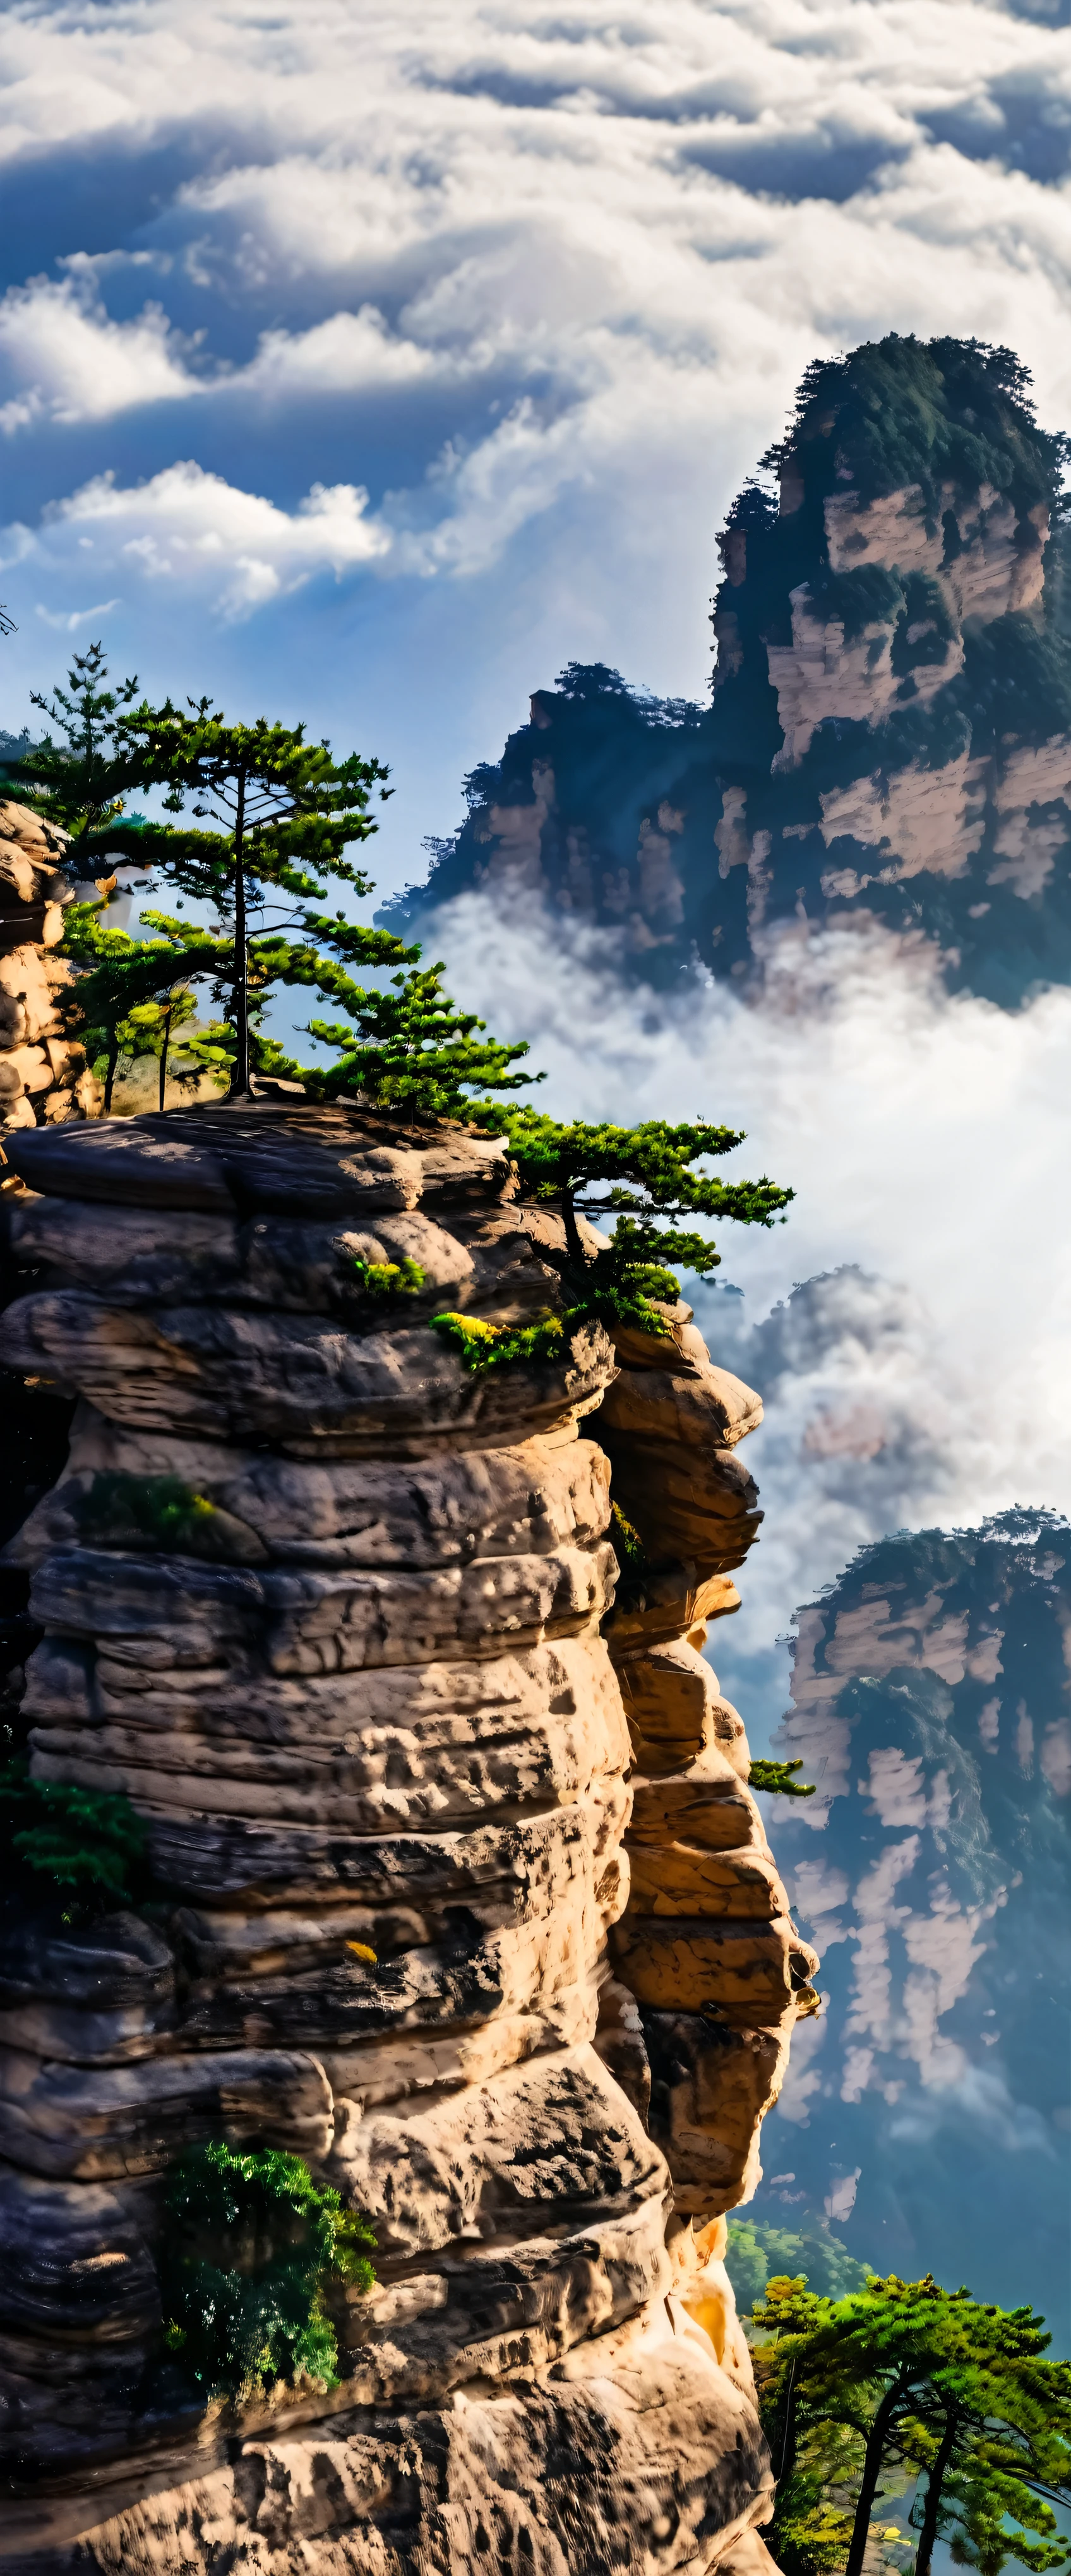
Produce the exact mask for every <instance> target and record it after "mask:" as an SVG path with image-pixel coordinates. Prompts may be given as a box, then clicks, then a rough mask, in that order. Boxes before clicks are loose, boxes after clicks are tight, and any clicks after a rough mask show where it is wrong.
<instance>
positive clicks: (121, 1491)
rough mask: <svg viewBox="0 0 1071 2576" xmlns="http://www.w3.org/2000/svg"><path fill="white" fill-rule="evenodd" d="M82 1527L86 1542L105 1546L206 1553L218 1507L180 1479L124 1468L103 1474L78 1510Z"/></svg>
mask: <svg viewBox="0 0 1071 2576" xmlns="http://www.w3.org/2000/svg"><path fill="white" fill-rule="evenodd" d="M76 1511H77V1517H78V1525H79V1528H80V1530H81V1531H82V1533H83V1534H84V1536H85V1537H86V1538H87V1539H90V1540H93V1539H96V1540H98V1541H100V1542H103V1543H104V1544H105V1545H107V1544H108V1543H109V1542H110V1543H111V1544H112V1545H124V1544H129V1542H130V1540H131V1539H133V1540H134V1542H135V1544H138V1543H140V1544H141V1545H144V1544H145V1542H146V1541H148V1543H149V1545H150V1546H152V1547H162V1548H174V1549H175V1550H176V1551H177V1553H178V1554H180V1555H181V1554H183V1553H184V1552H185V1553H186V1554H188V1553H189V1552H190V1551H191V1549H192V1550H193V1551H194V1552H195V1553H197V1554H203V1552H204V1542H205V1539H206V1538H207V1537H208V1535H209V1533H210V1531H211V1528H212V1524H213V1521H214V1520H215V1518H216V1507H215V1504H214V1503H210V1502H209V1501H208V1500H207V1498H206V1496H205V1495H204V1494H195V1493H194V1491H193V1489H192V1487H191V1486H189V1485H185V1484H183V1482H182V1479H181V1477H179V1476H131V1475H128V1474H126V1473H125V1472H124V1471H122V1470H120V1469H114V1470H113V1469H101V1470H99V1471H98V1473H97V1474H96V1475H95V1476H94V1478H93V1482H92V1484H91V1485H90V1486H89V1487H88V1488H87V1491H86V1492H85V1493H84V1494H82V1495H80V1496H79V1498H78V1502H77V1505H76Z"/></svg>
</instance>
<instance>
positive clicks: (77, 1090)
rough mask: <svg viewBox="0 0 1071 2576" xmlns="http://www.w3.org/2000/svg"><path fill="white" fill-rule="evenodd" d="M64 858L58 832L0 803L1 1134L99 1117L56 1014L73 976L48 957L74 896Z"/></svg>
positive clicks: (90, 1084) (94, 1093) (23, 808)
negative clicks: (24, 1128)
mask: <svg viewBox="0 0 1071 2576" xmlns="http://www.w3.org/2000/svg"><path fill="white" fill-rule="evenodd" d="M66 850H67V835H66V833H65V832H60V831H58V830H57V829H56V828H55V827H54V825H52V824H51V823H46V822H45V821H44V820H43V818H42V816H41V815H40V814H35V813H33V812H32V810H31V808H30V807H29V806H28V805H16V804H11V803H6V804H4V803H0V1134H4V1133H9V1132H11V1131H12V1130H16V1129H18V1128H21V1127H39V1126H41V1125H43V1124H48V1125H58V1124H62V1123H63V1121H64V1120H66V1119H68V1118H94V1117H96V1116H97V1115H98V1112H99V1109H100V1101H101V1087H100V1084H99V1083H98V1082H97V1081H96V1080H95V1079H94V1076H93V1075H92V1073H90V1071H89V1069H88V1067H87V1064H86V1058H85V1048H84V1047H80V1046H77V1045H75V1044H74V1043H72V1042H71V1041H70V1040H69V1039H67V1038H66V1037H65V1036H64V1034H63V1027H62V1023H61V1019H60V1015H59V1011H58V1009H57V996H58V994H59V993H60V992H61V991H62V990H63V987H64V986H65V985H66V984H69V983H70V981H71V977H72V974H73V968H72V967H71V966H70V964H69V963H68V962H67V960H66V959H64V958H62V957H59V956H57V954H56V951H57V948H58V946H59V943H60V940H61V939H62V937H63V913H64V907H65V906H66V905H67V904H69V903H71V902H73V900H74V895H75V886H74V883H73V881H72V878H71V876H70V874H69V873H67V872H65V859H66Z"/></svg>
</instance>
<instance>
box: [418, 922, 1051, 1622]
mask: <svg viewBox="0 0 1071 2576" xmlns="http://www.w3.org/2000/svg"><path fill="white" fill-rule="evenodd" d="M426 953H427V954H428V955H429V956H431V955H442V956H444V957H445V959H446V963H447V973H448V981H449V983H450V986H451V989H452V990H454V991H455V992H457V993H459V994H461V995H463V996H464V999H465V1000H466V1002H470V1003H475V1004H476V1005H478V1007H479V1008H480V1010H481V1011H482V1012H484V1013H485V1014H486V1016H487V1018H488V1020H489V1022H490V1024H491V1025H492V1026H493V1027H494V1029H495V1031H496V1032H497V1033H498V1034H499V1035H502V1036H509V1037H513V1036H520V1035H522V1034H523V1035H527V1036H528V1037H529V1038H530V1039H531V1043H532V1064H533V1067H537V1068H545V1069H546V1073H547V1080H546V1082H545V1083H543V1084H541V1085H540V1088H539V1091H538V1093H537V1094H535V1095H533V1096H534V1098H535V1099H536V1100H537V1102H538V1104H539V1106H540V1107H544V1108H546V1109H547V1110H549V1111H552V1112H553V1113H554V1114H555V1115H557V1116H567V1115H570V1114H571V1115H573V1116H581V1117H586V1118H599V1117H609V1118H616V1119H621V1120H625V1119H628V1120H633V1119H641V1118H647V1117H666V1118H693V1117H710V1118H715V1119H719V1120H725V1121H727V1122H729V1123H731V1124H732V1125H734V1126H739V1127H741V1128H744V1129H746V1131H747V1142H746V1144H745V1145H743V1146H742V1147H741V1148H740V1149H739V1151H738V1152H737V1153H736V1154H735V1155H734V1156H732V1157H731V1158H730V1160H729V1161H728V1162H726V1164H725V1165H724V1166H722V1169H723V1170H724V1172H725V1173H726V1175H727V1176H728V1175H730V1174H732V1173H733V1172H736V1171H739V1172H740V1173H747V1174H748V1175H749V1176H751V1175H753V1174H754V1175H757V1174H759V1173H761V1172H766V1173H768V1174H769V1175H770V1177H771V1178H773V1179H775V1180H777V1181H780V1182H784V1183H790V1184H791V1185H792V1187H793V1188H794V1189H795V1191H796V1193H797V1196H796V1201H795V1204H794V1205H793V1207H792V1208H791V1209H790V1211H789V1216H788V1221H787V1223H786V1224H785V1225H784V1226H778V1227H776V1228H775V1229H773V1230H772V1231H771V1232H768V1233H767V1232H763V1231H761V1230H760V1229H759V1228H757V1227H756V1228H750V1229H744V1228H742V1227H736V1226H733V1225H725V1226H723V1227H722V1228H720V1229H718V1230H717V1240H718V1246H719V1250H720V1252H721V1256H722V1268H721V1271H720V1273H719V1274H718V1285H717V1287H716V1288H715V1289H714V1290H713V1291H711V1290H709V1289H702V1288H699V1287H695V1288H694V1289H693V1288H691V1287H690V1288H689V1293H690V1294H694V1295H695V1298H696V1301H697V1312H698V1313H699V1314H700V1316H701V1319H702V1324H703V1329H704V1332H705V1333H706V1335H707V1338H708V1340H709V1341H710V1343H711V1346H712V1348H713V1350H714V1352H715V1356H716V1357H718V1358H719V1359H721V1360H722V1361H723V1362H724V1363H725V1364H726V1365H727V1366H729V1367H732V1368H735V1369H737V1370H738V1371H739V1372H740V1373H741V1374H742V1375H744V1376H745V1377H747V1378H748V1379H749V1381H750V1382H751V1383H752V1384H753V1385H755V1386H757V1387H758V1388H759V1389H760V1391H761V1392H762V1394H763V1396H764V1399H765V1402H766V1408H767V1413H766V1422H765V1425H764V1427H763V1429H762V1430H761V1431H760V1432H758V1433H757V1434H755V1435H754V1438H753V1442H752V1446H751V1451H750V1453H749V1454H750V1457H751V1459H752V1461H753V1467H754V1473H755V1474H756V1476H757V1478H758V1482H759V1485H760V1488H761V1494H762V1502H763V1505H764V1508H765V1512H766V1522H765V1526H764V1530H763V1533H762V1536H761V1540H760V1544H759V1546H758V1547H757V1548H756V1549H755V1550H754V1551H753V1552H752V1555H751V1557H750V1558H749V1561H748V1565H747V1568H746V1572H745V1574H744V1576H743V1578H742V1583H741V1589H742V1591H743V1595H744V1609H743V1611H742V1612H741V1613H740V1614H739V1616H738V1618H737V1619H736V1620H735V1621H734V1622H733V1635H732V1645H731V1650H730V1651H731V1652H732V1655H733V1657H734V1660H735V1659H736V1658H738V1657H739V1656H741V1654H743V1655H747V1654H749V1653H755V1654H758V1653H761V1652H762V1651H763V1649H764V1648H766V1647H767V1646H768V1645H770V1644H771V1643H772V1641H773V1639H774V1637H775V1636H776V1635H777V1634H778V1633H779V1632H781V1631H783V1630H784V1629H785V1628H786V1627H787V1625H788V1623H789V1620H790V1618H791V1615H792V1613H793V1611H794V1610H795V1608H796V1607H797V1606H798V1605H799V1604H800V1603H801V1602H803V1601H805V1600H807V1599H809V1598H810V1597H811V1596H812V1595H813V1593H814V1591H815V1589H816V1588H817V1587H818V1586H820V1585H821V1584H823V1583H825V1582H828V1581H831V1580H832V1579H833V1578H834V1577H835V1576H836V1575H837V1574H838V1573H839V1571H840V1569H841V1567H842V1566H843V1565H844V1564H845V1563H846V1561H847V1560H848V1558H849V1557H850V1556H851V1555H852V1554H853V1553H854V1551H855V1549H856V1548H857V1547H858V1546H860V1545H862V1544H863V1543H864V1542H866V1541H868V1540H870V1539H873V1538H877V1537H879V1536H881V1535H882V1534H883V1533H884V1532H885V1531H887V1530H890V1529H896V1528H898V1527H901V1526H911V1527H919V1526H922V1525H925V1524H926V1523H928V1522H940V1523H941V1524H942V1525H944V1526H953V1525H963V1524H965V1523H967V1522H973V1521H976V1520H978V1519H980V1518H981V1517H982V1516H983V1515H984V1514H985V1513H987V1512H991V1511H997V1510H1000V1509H1002V1508H1004V1507H1005V1506H1006V1505H1008V1504H1010V1503H1014V1502H1022V1503H1026V1504H1048V1505H1049V1506H1051V1507H1054V1508H1056V1509H1059V1510H1064V1511H1071V1439H1069V1434H1071V1230H1069V1226H1068V1214H1067V1196H1066V1188H1065V1182H1064V1175H1065V1173H1066V1171H1067V1168H1068V1156H1069V1147H1071V1083H1069V1075H1071V993H1067V992H1051V993H1046V994H1043V995H1041V996H1040V997H1039V998H1038V999H1037V1000H1035V1001H1034V1002H1033V1003H1031V1004H1030V1005H1029V1006H1028V1007H1027V1008H1025V1009H1024V1010H1023V1011H1021V1012H1020V1013H1019V1014H1017V1015H1015V1016H1012V1015H1010V1014H1008V1013H1005V1012H1001V1011H999V1010H997V1009H995V1008H993V1007H992V1006H991V1005H990V1004H988V1003H986V1002H982V1001H979V1000H977V999H975V998H974V997H973V996H970V995H957V996H953V997H950V996H949V995H948V994H947V992H946V991H945V990H944V989H943V987H942V984H941V981H940V978H939V974H938V971H937V964H936V957H935V953H934V952H933V951H932V950H931V949H928V948H927V947H926V946H925V945H923V944H921V943H920V944H918V945H911V944H908V945H905V944H904V943H903V942H899V941H897V940H895V939H893V938H891V937H888V936H887V935H886V934H884V933H878V932H871V933H866V932H860V931H852V932H850V933H849V932H845V933H838V932H832V933H829V934H826V935H822V936H815V937H812V938H808V936H807V934H806V933H805V932H804V931H803V930H802V928H801V931H800V933H799V934H798V935H795V934H790V935H789V936H788V937H787V938H785V939H783V940H782V941H781V942H780V943H779V944H778V945H776V946H775V947H773V948H772V949H771V951H770V955H769V959H768V966H767V974H766V981H765V990H764V993H763V995H762V997H761V998H760V999H755V1000H747V1001H745V1000H742V999H739V998H737V996H736V995H735V994H734V993H732V992H731V991H728V990H727V989H726V987H725V986H724V985H721V986H718V985H715V984H714V983H713V982H712V981H708V980H707V979H705V978H702V977H699V978H696V979H695V980H694V981H682V985H681V989H680V991H679V992H678V993H676V994H674V995H672V996H668V997H663V996H656V995H654V994H652V993H651V992H650V991H645V990H643V989H640V990H631V991H630V990H628V989H627V988H625V987H624V986H623V985H622V984H621V983H620V982H619V980H618V977H617V974H616V971H615V965H614V960H613V957H612V955H610V954H609V953H608V952H607V949H606V946H605V943H601V944H597V943H594V942H586V941H585V940H584V938H583V937H579V938H578V937H577V936H576V935H575V934H574V935H572V936H570V934H569V931H568V928H567V926H566V925H565V924H563V923H561V922H560V921H555V923H554V926H553V929H550V928H549V927H548V925H547V923H546V922H545V920H544V919H543V917H542V916H541V915H540V914H539V913H538V911H532V912H529V913H525V914H519V913H518V910H517V908H516V906H511V907H510V908H509V910H508V911H506V910H497V909H496V908H495V907H494V906H493V905H492V904H491V903H489V902H488V901H487V900H486V899H484V898H482V897H479V896H471V897H469V896H466V897H464V898H462V899H461V900H460V901H459V902H458V903H456V904H454V905H452V906H450V907H448V908H447V909H446V910H444V911H443V912H442V913H440V914H439V915H438V916H437V918H436V921H435V923H434V925H433V928H432V935H431V937H430V938H429V940H428V942H427V943H426ZM728 1283H731V1284H732V1286H734V1287H736V1288H739V1289H741V1290H742V1291H743V1292H744V1294H743V1298H742V1299H741V1298H740V1297H737V1296H732V1295H728V1294H726V1285H727V1284H728ZM796 1283H803V1284H802V1285H797V1284H796ZM723 1636H724V1637H725V1643H726V1647H728V1645H729V1640H728V1635H727V1632H725V1631H721V1632H719V1633H718V1634H717V1637H716V1650H720V1648H721V1645H722V1638H723Z"/></svg>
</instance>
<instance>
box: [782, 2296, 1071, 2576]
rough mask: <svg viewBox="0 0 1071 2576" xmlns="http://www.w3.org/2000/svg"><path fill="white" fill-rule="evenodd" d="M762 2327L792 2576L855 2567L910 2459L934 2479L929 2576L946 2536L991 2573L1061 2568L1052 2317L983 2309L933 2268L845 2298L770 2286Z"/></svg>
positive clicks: (1064, 2458)
mask: <svg viewBox="0 0 1071 2576" xmlns="http://www.w3.org/2000/svg"><path fill="white" fill-rule="evenodd" d="M753 2322H754V2325H755V2326H756V2328H757V2329H758V2330H759V2332H760V2334H761V2335H762V2336H763V2338H764V2340H763V2341H762V2343H760V2345H759V2347H758V2349H757V2351H756V2354H755V2367H756V2377H757V2381H758V2385H759V2391H760V2402H761V2407H762V2415H763V2423H764V2426H765V2429H766V2432H767V2438H768V2439H769V2441H770V2446H771V2451H772V2454H773V2458H774V2463H775V2468H776V2470H777V2474H778V2479H779V2488H778V2502H777V2511H776V2517H775V2522H774V2527H773V2536H772V2546H773V2549H774V2554H775V2555H776V2556H777V2558H778V2562H779V2564H780V2565H781V2566H782V2567H783V2568H784V2569H785V2570H786V2572H787V2576H819V2571H820V2570H821V2569H822V2568H823V2566H825V2565H833V2564H837V2565H842V2566H843V2570H844V2576H860V2571H861V2570H862V2566H863V2561H864V2557H865V2553H866V2548H867V2543H868V2540H869V2539H870V2537H871V2536H872V2534H873V2532H874V2523H873V2514H874V2506H875V2504H876V2502H877V2501H878V2499H879V2496H880V2492H881V2490H880V2486H879V2480H880V2478H881V2476H882V2474H883V2472H886V2471H887V2470H888V2468H889V2467H890V2466H894V2467H900V2468H903V2467H904V2466H905V2465H906V2466H907V2468H908V2469H909V2470H910V2471H913V2472H915V2473H918V2474H921V2475H922V2476H924V2477H925V2486H924V2487H923V2488H922V2489H921V2490H920V2493H919V2497H918V2502H917V2506H916V2508H915V2511H916V2512H917V2518H918V2527H919V2531H920V2540H919V2549H918V2555H917V2560H916V2576H930V2566H931V2559H932V2552H933V2546H934V2541H935V2539H936V2538H937V2537H938V2536H939V2535H942V2534H950V2535H951V2536H952V2540H953V2555H956V2556H958V2557H959V2559H960V2561H961V2563H964V2564H968V2565H974V2566H978V2567H979V2568H982V2569H984V2571H985V2576H997V2569H998V2567H999V2565H1000V2564H1002V2563H1003V2558H1006V2557H1014V2558H1016V2559H1018V2560H1019V2561H1020V2563H1021V2564H1022V2565H1024V2566H1027V2567H1029V2568H1031V2569H1033V2570H1035V2571H1037V2576H1041V2571H1043V2570H1044V2569H1046V2568H1050V2567H1055V2566H1057V2565H1059V2564H1060V2563H1061V2562H1062V2560H1063V2559H1064V2557H1065V2556H1066V2551H1065V2550H1062V2549H1060V2548H1059V2547H1056V2546H1055V2545H1054V2541H1053V2534H1054V2533H1055V2531H1056V2514H1055V2510H1054V2508H1055V2507H1056V2506H1057V2505H1058V2504H1064V2505H1066V2504H1067V2503H1068V2502H1069V2501H1071V2365H1069V2364H1068V2363H1066V2362H1053V2361H1048V2360H1047V2359H1046V2358H1045V2353H1046V2349H1047V2346H1048V2343H1049V2340H1050V2338H1049V2336H1048V2335H1047V2333H1046V2332H1045V2329H1044V2320H1043V2319H1042V2318H1040V2317H1036V2316H1035V2315H1034V2314H1033V2312H1032V2311H1031V2310H1030V2309H1029V2308H1016V2309H1012V2310H1010V2311H1006V2310H1003V2309H1000V2308H996V2307H984V2306H982V2305H981V2304H980V2303H979V2302H978V2301H976V2300H974V2299H972V2298H971V2297H970V2295H969V2293H968V2292H967V2291H966V2290H963V2289H961V2290H954V2291H948V2290H943V2289H941V2288H940V2287H939V2285H938V2284H937V2282H935V2281H934V2280H933V2278H932V2276H928V2277H927V2278H926V2279H925V2280H923V2281H915V2282H910V2281H907V2282H905V2281H900V2280H898V2279H897V2278H896V2277H895V2275H891V2276H890V2277H889V2278H888V2279H886V2280H879V2279H871V2280H869V2281H868V2282H867V2285H866V2288H865V2289H864V2290H862V2291H860V2292H857V2293H854V2294H852V2295H850V2296H848V2297H847V2298H843V2299H835V2300H834V2299H825V2298H819V2297H817V2296H816V2295H815V2294H814V2293H813V2292H812V2291H810V2290H808V2288H807V2286H806V2283H805V2281H803V2280H802V2279H801V2280H796V2281H790V2280H787V2279H781V2280H772V2281H769V2282H768V2283H767V2286H766V2295H765V2298H764V2299H763V2300H762V2301H761V2302H759V2303H757V2304H756V2306H755V2309H754V2312H753ZM767 2336H769V2337H771V2340H770V2341H766V2340H765V2337H767ZM846 2485H848V2486H850V2487H852V2488H854V2490H855V2507H854V2513H853V2514H852V2516H851V2519H850V2527H849V2524H848V2521H847V2519H846V2518H844V2517H843V2516H842V2521H843V2534H842V2539H843V2547H842V2550H841V2553H840V2557H839V2558H837V2557H836V2556H834V2558H832V2559H830V2558H829V2557H828V2550H829V2547H830V2545H831V2526H830V2523H829V2516H830V2513H831V2512H833V2511H835V2510H836V2500H837V2497H838V2495H839V2494H840V2493H841V2492H842V2491H843V2489H844V2487H845V2486H846ZM1008 2518H1011V2519H1012V2520H1013V2522H1014V2523H1017V2525H1018V2528H1013V2529H1009V2528H1008ZM1031 2531H1033V2532H1035V2533H1038V2534H1039V2535H1040V2537H1039V2538H1038V2539H1036V2540H1032V2539H1030V2538H1029V2536H1028V2535H1029V2533H1030V2532H1031ZM881 2536H883V2537H886V2538H888V2537H891V2536H892V2535H891V2534H890V2533H889V2532H887V2531H886V2532H884V2533H883V2534H882V2535H881ZM823 2552H825V2553H827V2554H826V2555H823ZM1001 2552H1002V2553H1003V2557H1001V2556H1000V2554H999V2553H1001ZM994 2553H996V2555H995V2554H994Z"/></svg>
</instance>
